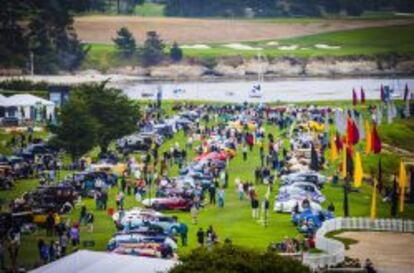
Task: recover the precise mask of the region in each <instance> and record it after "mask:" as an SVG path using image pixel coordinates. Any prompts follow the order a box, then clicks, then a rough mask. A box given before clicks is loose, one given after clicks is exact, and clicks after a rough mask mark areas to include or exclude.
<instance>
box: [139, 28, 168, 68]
mask: <svg viewBox="0 0 414 273" xmlns="http://www.w3.org/2000/svg"><path fill="white" fill-rule="evenodd" d="M164 48H165V44H164V42H163V41H162V40H161V38H160V37H159V36H158V34H157V32H155V31H149V32H147V39H146V40H145V43H144V47H143V48H142V53H141V60H142V63H143V64H144V65H145V66H151V65H157V64H159V63H160V62H161V61H163V60H164V57H165V54H164Z"/></svg>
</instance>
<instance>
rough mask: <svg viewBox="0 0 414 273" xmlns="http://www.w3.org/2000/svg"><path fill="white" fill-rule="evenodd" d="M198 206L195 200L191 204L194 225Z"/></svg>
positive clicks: (196, 220)
mask: <svg viewBox="0 0 414 273" xmlns="http://www.w3.org/2000/svg"><path fill="white" fill-rule="evenodd" d="M197 218H198V208H197V205H196V202H194V204H193V205H192V206H191V219H192V222H193V224H194V225H197V222H198V219H197Z"/></svg>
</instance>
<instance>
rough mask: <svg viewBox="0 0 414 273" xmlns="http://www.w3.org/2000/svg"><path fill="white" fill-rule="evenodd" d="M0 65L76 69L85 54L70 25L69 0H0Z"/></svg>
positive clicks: (51, 70)
mask: <svg viewBox="0 0 414 273" xmlns="http://www.w3.org/2000/svg"><path fill="white" fill-rule="evenodd" d="M0 6H1V8H0V66H3V67H26V68H27V70H29V71H30V70H31V68H32V64H34V65H33V69H34V72H35V73H54V72H57V71H59V70H73V69H76V68H77V67H78V66H79V65H80V64H81V62H82V60H83V59H84V57H85V56H86V54H87V51H88V47H87V46H85V45H82V44H81V42H80V41H79V40H78V38H77V36H76V32H75V30H74V28H73V26H72V25H73V16H72V12H74V11H75V10H76V5H74V1H72V0H19V1H9V0H0Z"/></svg>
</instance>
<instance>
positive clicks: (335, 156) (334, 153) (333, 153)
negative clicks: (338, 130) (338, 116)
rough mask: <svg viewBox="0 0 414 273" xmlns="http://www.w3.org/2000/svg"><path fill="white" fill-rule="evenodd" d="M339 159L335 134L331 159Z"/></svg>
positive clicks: (332, 138) (332, 141)
mask: <svg viewBox="0 0 414 273" xmlns="http://www.w3.org/2000/svg"><path fill="white" fill-rule="evenodd" d="M337 159H338V149H337V147H336V142H335V136H332V137H331V161H335V160H337Z"/></svg>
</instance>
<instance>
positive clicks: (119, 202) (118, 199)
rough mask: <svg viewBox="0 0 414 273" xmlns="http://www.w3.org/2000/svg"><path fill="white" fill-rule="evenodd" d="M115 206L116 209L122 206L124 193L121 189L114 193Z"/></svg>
mask: <svg viewBox="0 0 414 273" xmlns="http://www.w3.org/2000/svg"><path fill="white" fill-rule="evenodd" d="M115 201H116V206H117V209H118V210H121V209H123V208H124V193H123V192H122V191H120V192H119V193H118V194H117V195H116V200H115Z"/></svg>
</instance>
